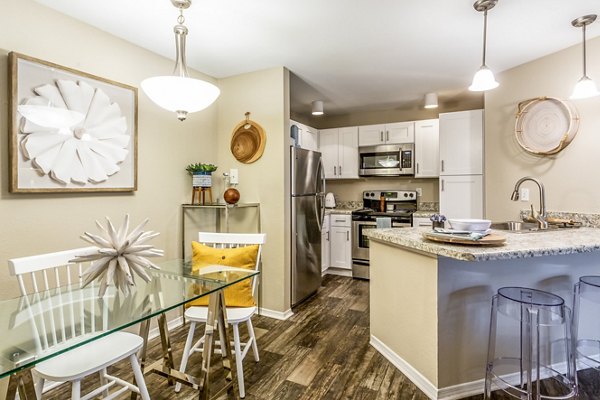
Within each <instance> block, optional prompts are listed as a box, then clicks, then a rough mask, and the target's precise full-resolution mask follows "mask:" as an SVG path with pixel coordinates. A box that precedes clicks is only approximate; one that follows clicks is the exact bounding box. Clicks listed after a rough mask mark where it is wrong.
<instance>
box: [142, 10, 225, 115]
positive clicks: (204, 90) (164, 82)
mask: <svg viewBox="0 0 600 400" xmlns="http://www.w3.org/2000/svg"><path fill="white" fill-rule="evenodd" d="M171 3H172V4H173V5H174V6H175V7H177V8H178V9H179V17H178V18H177V25H175V27H174V28H173V31H174V32H175V48H176V50H177V53H176V61H175V69H174V70H173V75H167V76H155V77H152V78H148V79H144V81H142V84H141V85H142V89H143V90H144V92H145V93H146V95H147V96H148V97H149V98H150V100H152V101H153V102H154V103H156V104H157V105H158V106H159V107H162V108H164V109H166V110H169V111H172V112H175V113H177V119H179V120H180V121H183V120H185V119H186V118H187V115H188V114H189V113H193V112H196V111H200V110H204V109H205V108H206V107H208V106H210V105H211V104H212V103H214V101H215V100H216V99H217V97H219V94H220V93H221V91H220V90H219V88H218V87H216V86H215V85H213V84H212V83H210V82H206V81H203V80H200V79H194V78H190V77H189V75H188V71H187V65H186V62H185V39H186V36H187V34H188V29H187V28H186V27H185V26H184V25H183V24H184V22H185V18H184V17H183V10H185V9H187V8H189V7H190V6H191V5H192V0H171Z"/></svg>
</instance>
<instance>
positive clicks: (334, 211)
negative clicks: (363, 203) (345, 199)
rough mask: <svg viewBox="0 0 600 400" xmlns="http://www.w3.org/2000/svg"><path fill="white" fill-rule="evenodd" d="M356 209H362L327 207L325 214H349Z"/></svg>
mask: <svg viewBox="0 0 600 400" xmlns="http://www.w3.org/2000/svg"><path fill="white" fill-rule="evenodd" d="M355 210H360V208H341V207H337V208H326V209H325V215H330V214H347V215H350V214H352V211H355Z"/></svg>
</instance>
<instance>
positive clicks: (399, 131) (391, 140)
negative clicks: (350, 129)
mask: <svg viewBox="0 0 600 400" xmlns="http://www.w3.org/2000/svg"><path fill="white" fill-rule="evenodd" d="M358 130H359V131H358V145H359V146H376V145H379V144H400V143H414V141H415V123H414V122H396V123H392V124H379V125H365V126H360V127H358Z"/></svg>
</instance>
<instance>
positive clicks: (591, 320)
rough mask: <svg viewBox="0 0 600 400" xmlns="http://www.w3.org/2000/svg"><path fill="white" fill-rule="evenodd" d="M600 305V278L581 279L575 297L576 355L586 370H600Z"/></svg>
mask: <svg viewBox="0 0 600 400" xmlns="http://www.w3.org/2000/svg"><path fill="white" fill-rule="evenodd" d="M599 304H600V276H596V275H590V276H582V277H580V278H579V282H577V283H576V284H575V291H574V296H573V342H574V343H575V348H574V353H575V357H576V361H577V362H579V363H581V364H583V365H584V368H595V369H599V370H600V320H599V319H598V306H599ZM582 316H583V317H584V318H581V317H582ZM586 317H587V318H586Z"/></svg>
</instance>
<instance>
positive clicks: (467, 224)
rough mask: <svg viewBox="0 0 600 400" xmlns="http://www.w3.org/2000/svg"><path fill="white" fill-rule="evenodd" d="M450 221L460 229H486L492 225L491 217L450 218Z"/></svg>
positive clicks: (455, 227)
mask: <svg viewBox="0 0 600 400" xmlns="http://www.w3.org/2000/svg"><path fill="white" fill-rule="evenodd" d="M448 223H449V224H450V226H451V227H452V229H456V230H459V231H485V230H487V229H489V228H490V225H492V221H490V220H489V219H449V220H448Z"/></svg>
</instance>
